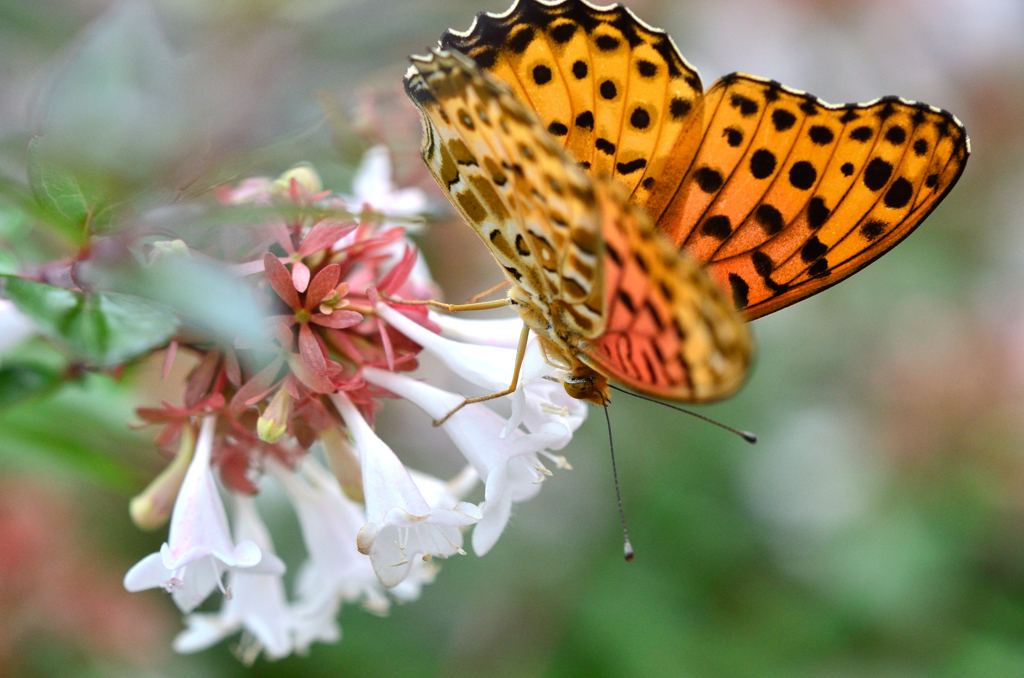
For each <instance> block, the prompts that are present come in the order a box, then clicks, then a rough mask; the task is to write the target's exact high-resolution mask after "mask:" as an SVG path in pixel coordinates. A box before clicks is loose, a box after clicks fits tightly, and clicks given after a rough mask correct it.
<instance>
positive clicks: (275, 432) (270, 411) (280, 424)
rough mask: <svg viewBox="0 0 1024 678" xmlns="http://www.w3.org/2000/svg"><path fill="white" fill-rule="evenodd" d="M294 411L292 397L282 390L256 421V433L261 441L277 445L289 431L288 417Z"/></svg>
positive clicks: (285, 390) (286, 390)
mask: <svg viewBox="0 0 1024 678" xmlns="http://www.w3.org/2000/svg"><path fill="white" fill-rule="evenodd" d="M291 409H292V396H291V394H290V393H288V389H285V388H282V389H280V390H279V391H278V392H277V393H276V394H275V395H274V398H273V399H272V400H271V401H270V404H269V405H267V409H265V410H263V414H261V415H260V418H259V419H258V420H257V421H256V433H257V435H259V437H260V440H262V441H263V442H267V443H276V442H277V441H278V440H280V439H281V436H283V435H284V433H285V431H287V430H288V417H289V415H290V414H291Z"/></svg>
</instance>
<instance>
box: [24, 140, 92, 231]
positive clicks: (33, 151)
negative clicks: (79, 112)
mask: <svg viewBox="0 0 1024 678" xmlns="http://www.w3.org/2000/svg"><path fill="white" fill-rule="evenodd" d="M50 156H51V154H50V153H48V152H47V151H46V144H45V139H44V138H43V137H35V138H34V139H32V141H30V142H29V144H28V179H29V184H30V185H31V187H32V192H33V194H34V195H35V198H36V201H37V202H38V203H39V205H40V207H42V209H43V211H44V212H45V213H46V215H47V216H49V217H50V222H51V223H52V224H53V225H54V226H56V227H57V228H58V229H59V230H60V231H61V232H63V233H64V234H65V235H67V236H69V237H71V238H72V239H73V240H74V241H75V242H84V241H85V239H86V237H87V235H88V233H87V227H88V225H89V221H90V218H91V216H92V213H93V210H94V207H95V203H96V202H97V201H96V199H95V197H89V196H87V195H86V192H85V191H84V190H83V188H82V186H81V184H80V183H79V182H78V180H77V179H76V178H75V177H74V176H73V175H72V174H71V173H70V172H68V171H67V170H65V169H63V168H62V167H60V165H59V163H57V162H55V161H54V160H53V158H52V157H50Z"/></svg>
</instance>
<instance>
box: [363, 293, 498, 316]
mask: <svg viewBox="0 0 1024 678" xmlns="http://www.w3.org/2000/svg"><path fill="white" fill-rule="evenodd" d="M491 291H493V290H488V292H487V293H488V294H489V293H490V292H491ZM381 299H383V300H384V301H389V302H391V303H393V304H399V305H401V306H430V307H431V308H437V309H440V310H442V311H448V312H449V313H461V312H463V311H486V310H487V309H489V308H501V307H502V306H508V305H509V303H510V302H509V300H508V299H507V298H506V299H495V300H493V301H480V302H476V303H471V304H446V303H445V302H443V301H434V300H433V299H428V300H420V299H409V300H406V299H394V298H392V297H387V296H384V295H381Z"/></svg>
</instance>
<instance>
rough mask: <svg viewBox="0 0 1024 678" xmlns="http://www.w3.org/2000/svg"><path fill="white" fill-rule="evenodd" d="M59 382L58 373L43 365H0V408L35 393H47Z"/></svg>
mask: <svg viewBox="0 0 1024 678" xmlns="http://www.w3.org/2000/svg"><path fill="white" fill-rule="evenodd" d="M60 383H61V378H60V373H59V372H58V371H56V370H54V369H53V368H50V367H46V366H43V365H32V364H18V365H4V366H3V367H0V410H3V409H5V408H7V407H10V406H11V405H15V404H17V403H19V402H21V401H23V400H26V399H28V398H31V397H32V396H35V395H43V394H46V393H49V392H50V391H52V390H53V389H54V388H56V387H57V386H58V385H59V384H60Z"/></svg>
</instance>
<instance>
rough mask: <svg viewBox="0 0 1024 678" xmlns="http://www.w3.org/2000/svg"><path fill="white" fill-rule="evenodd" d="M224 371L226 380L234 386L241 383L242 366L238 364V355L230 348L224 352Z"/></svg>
mask: <svg viewBox="0 0 1024 678" xmlns="http://www.w3.org/2000/svg"><path fill="white" fill-rule="evenodd" d="M224 372H225V373H226V374H227V377H228V381H230V382H231V383H232V384H234V385H235V386H238V385H239V384H241V383H242V366H241V365H239V364H238V355H237V354H236V353H235V352H234V351H231V350H227V351H225V352H224Z"/></svg>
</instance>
